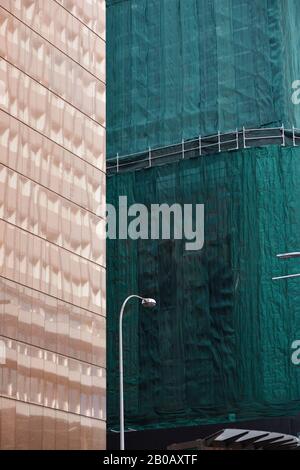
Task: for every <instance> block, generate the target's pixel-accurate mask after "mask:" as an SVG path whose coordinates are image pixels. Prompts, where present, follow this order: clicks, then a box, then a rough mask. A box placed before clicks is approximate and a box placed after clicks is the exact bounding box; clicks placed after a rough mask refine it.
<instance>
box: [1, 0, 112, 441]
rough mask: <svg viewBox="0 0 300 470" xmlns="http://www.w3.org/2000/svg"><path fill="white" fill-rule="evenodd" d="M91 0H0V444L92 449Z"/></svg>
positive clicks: (101, 9)
mask: <svg viewBox="0 0 300 470" xmlns="http://www.w3.org/2000/svg"><path fill="white" fill-rule="evenodd" d="M105 81H106V78H105V0H89V1H88V2H82V0H68V1H64V0H37V1H35V2H28V1H27V0H20V1H18V2H15V1H11V0H0V346H1V347H0V449H103V448H105V446H106V439H105V434H106V429H105V421H106V403H105V402H106V361H105V348H106V344H105V323H106V320H105V308H106V293H105V273H106V258H105V241H104V240H102V238H101V234H102V233H103V230H104V219H103V212H102V210H101V208H102V207H103V204H104V203H105V126H106V123H105Z"/></svg>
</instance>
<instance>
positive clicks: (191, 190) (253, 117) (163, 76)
mask: <svg viewBox="0 0 300 470" xmlns="http://www.w3.org/2000/svg"><path fill="white" fill-rule="evenodd" d="M107 5H108V9H107V56H108V67H107V75H108V77H107V78H108V88H107V97H108V108H107V144H108V149H107V151H108V157H111V158H112V157H116V155H117V153H119V155H125V154H132V153H135V152H141V154H140V155H141V156H142V155H143V153H144V152H147V151H148V148H149V147H151V148H153V147H161V146H167V145H171V144H176V143H178V142H181V140H182V139H185V140H191V141H192V140H193V139H195V138H197V136H199V135H202V136H208V135H215V134H216V133H217V132H218V131H220V132H222V133H225V132H229V131H233V132H234V131H235V129H236V128H238V129H241V128H242V127H243V126H245V127H248V128H251V127H254V128H260V127H268V126H269V127H280V126H281V124H282V122H284V123H285V126H286V127H287V128H288V127H290V128H292V126H293V125H294V126H296V127H300V122H299V121H300V119H299V107H300V105H299V106H295V105H293V104H292V102H291V93H292V91H293V90H292V88H291V83H292V81H293V80H296V79H297V78H299V79H300V69H299V60H300V59H299V57H298V55H297V54H298V51H299V50H300V43H299V32H298V27H297V18H299V15H300V2H299V1H298V0H289V1H288V2H287V1H286V0H181V1H180V0H127V1H125V0H115V1H113V0H110V1H107ZM187 145H188V144H187ZM141 158H142V157H141ZM299 159H300V149H299V148H297V147H291V148H287V147H281V146H280V144H279V145H278V146H268V147H265V148H251V149H245V150H236V151H235V152H234V153H229V152H221V153H219V154H214V155H209V156H205V157H203V158H201V159H200V158H191V159H184V160H180V161H177V162H174V163H172V162H168V164H165V165H162V166H156V167H151V168H148V169H141V170H140V171H128V172H120V173H119V174H118V175H113V176H111V177H109V178H108V188H107V189H108V196H107V199H108V202H111V203H113V204H115V205H116V204H117V201H118V196H119V195H127V197H128V204H131V203H134V202H139V203H144V204H146V205H147V206H149V205H150V204H151V203H163V202H165V203H172V202H179V203H182V204H184V203H185V204H187V203H199V204H200V203H204V204H205V245H204V248H203V250H201V251H200V252H187V251H185V250H184V246H183V243H184V242H183V241H180V240H169V241H168V240H157V241H155V240H137V241H133V240H109V241H108V246H107V253H108V259H107V266H108V275H107V295H108V345H107V354H108V363H107V367H108V422H109V425H110V427H114V426H118V422H119V418H118V399H119V391H118V390H119V384H118V343H117V333H118V314H119V308H120V306H121V303H122V301H123V300H124V298H125V297H126V296H127V295H129V294H132V293H139V294H142V295H146V296H148V295H149V296H151V297H155V298H156V299H157V301H158V307H157V309H156V310H153V311H151V312H150V311H147V310H145V311H143V310H139V307H138V305H137V303H134V302H132V303H131V304H130V305H128V310H127V314H126V315H125V319H124V332H125V338H124V346H125V356H124V359H125V360H124V362H125V383H126V386H125V412H126V413H125V414H126V424H127V425H128V426H132V427H134V428H141V429H143V428H146V427H172V426H179V425H183V424H187V425H190V424H193V423H195V424H196V423H209V422H225V421H227V420H229V421H233V420H243V419H251V418H257V417H264V416H266V417H270V416H282V415H288V414H293V413H297V412H299V411H300V369H299V367H300V366H298V367H297V366H296V365H294V364H293V363H292V361H291V356H292V353H293V350H292V349H291V345H292V343H293V341H294V340H297V339H299V340H300V289H299V281H297V279H294V280H293V279H292V280H290V281H282V282H280V281H279V282H272V280H271V278H272V277H273V276H276V275H280V274H285V273H291V272H299V270H298V268H297V264H296V263H297V261H296V260H289V261H287V262H285V263H284V264H283V263H282V262H279V261H278V260H277V259H276V257H275V255H276V254H277V253H279V252H285V251H290V250H292V251H294V250H297V249H299V248H300V246H299V245H300V241H299V231H300V185H299V180H300V160H299ZM134 168H135V169H137V168H139V167H138V165H136V164H135V165H134Z"/></svg>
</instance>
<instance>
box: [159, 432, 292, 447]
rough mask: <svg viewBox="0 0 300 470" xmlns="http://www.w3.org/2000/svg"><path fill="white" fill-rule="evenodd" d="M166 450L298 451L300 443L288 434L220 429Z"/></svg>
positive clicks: (173, 445)
mask: <svg viewBox="0 0 300 470" xmlns="http://www.w3.org/2000/svg"><path fill="white" fill-rule="evenodd" d="M167 449H168V450H183V449H185V450H187V449H190V450H192V449H195V450H300V441H299V439H298V438H297V437H295V436H292V435H290V434H281V433H276V432H267V431H252V430H247V429H222V430H221V431H218V432H217V433H215V434H212V435H210V436H208V437H206V438H204V439H196V440H194V441H188V442H181V443H178V444H172V445H170V446H168V448H167Z"/></svg>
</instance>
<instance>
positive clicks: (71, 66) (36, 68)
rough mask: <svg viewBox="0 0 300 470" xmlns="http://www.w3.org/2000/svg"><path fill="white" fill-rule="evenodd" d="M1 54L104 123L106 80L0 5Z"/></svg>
mask: <svg viewBox="0 0 300 470" xmlns="http://www.w3.org/2000/svg"><path fill="white" fill-rule="evenodd" d="M0 57H2V58H4V59H6V60H7V61H8V62H10V63H12V64H14V65H15V66H16V67H18V68H19V69H21V70H22V71H23V72H25V73H26V74H28V75H29V76H30V77H32V78H34V79H35V80H37V81H38V82H40V83H41V84H43V85H44V86H45V87H47V88H48V89H49V90H51V91H53V92H54V93H56V94H58V95H59V96H61V97H62V98H63V99H65V100H66V101H67V102H69V103H70V104H72V105H74V106H75V107H77V108H78V109H80V110H81V111H82V112H84V113H86V114H87V115H88V116H90V117H91V118H93V119H95V120H96V121H97V122H99V123H100V124H102V125H105V83H104V82H103V81H100V80H99V79H97V78H96V77H95V76H94V75H92V74H90V73H89V72H87V71H86V70H85V69H83V68H82V67H80V66H79V65H78V64H77V63H76V62H74V61H72V60H71V59H69V58H68V57H66V55H65V54H63V53H62V52H60V51H59V50H58V49H55V48H53V47H52V46H51V45H50V44H49V43H48V42H47V41H46V40H45V39H43V38H42V37H40V36H39V35H38V34H37V33H35V32H34V31H32V29H30V28H29V27H28V26H26V25H24V24H22V23H20V21H19V20H18V19H16V18H15V17H14V16H13V15H12V14H11V13H9V12H8V11H7V10H4V9H3V8H1V7H0ZM102 78H103V79H104V78H105V77H102Z"/></svg>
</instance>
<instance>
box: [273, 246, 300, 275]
mask: <svg viewBox="0 0 300 470" xmlns="http://www.w3.org/2000/svg"><path fill="white" fill-rule="evenodd" d="M277 258H279V259H283V260H285V259H290V258H300V252H298V251H293V252H291V253H280V254H279V255H277ZM295 277H300V273H299V274H287V275H286V276H277V277H272V280H273V281H277V280H278V279H292V278H295Z"/></svg>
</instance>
